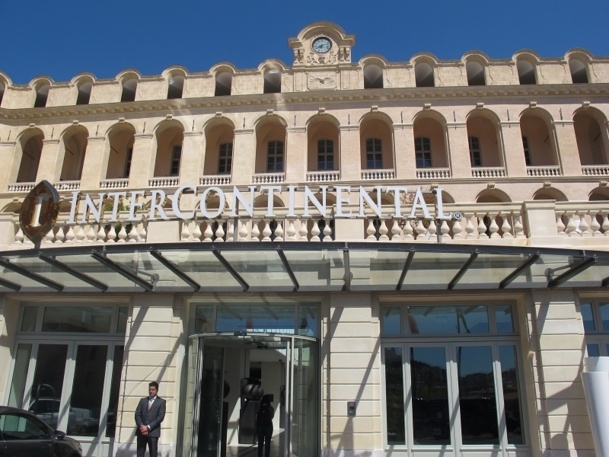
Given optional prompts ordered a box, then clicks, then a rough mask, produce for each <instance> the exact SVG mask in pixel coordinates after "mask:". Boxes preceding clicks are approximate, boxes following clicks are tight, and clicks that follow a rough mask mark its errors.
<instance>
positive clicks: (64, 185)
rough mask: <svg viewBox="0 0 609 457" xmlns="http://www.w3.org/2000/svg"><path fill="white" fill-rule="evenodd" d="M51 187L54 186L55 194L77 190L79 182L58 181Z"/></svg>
mask: <svg viewBox="0 0 609 457" xmlns="http://www.w3.org/2000/svg"><path fill="white" fill-rule="evenodd" d="M53 186H55V189H57V192H61V191H72V190H79V189H80V181H58V182H54V183H53Z"/></svg>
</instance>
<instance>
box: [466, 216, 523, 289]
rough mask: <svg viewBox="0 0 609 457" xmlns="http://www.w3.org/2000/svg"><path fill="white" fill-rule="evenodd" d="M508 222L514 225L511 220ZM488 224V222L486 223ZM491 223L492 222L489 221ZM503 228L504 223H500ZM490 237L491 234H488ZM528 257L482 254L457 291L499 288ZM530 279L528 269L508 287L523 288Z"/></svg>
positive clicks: (467, 272) (521, 255)
mask: <svg viewBox="0 0 609 457" xmlns="http://www.w3.org/2000/svg"><path fill="white" fill-rule="evenodd" d="M508 221H509V222H510V224H511V223H513V221H512V220H511V219H508ZM485 222H486V221H485ZM489 222H490V221H489ZM498 225H499V226H501V225H502V222H501V221H498ZM487 227H488V226H487ZM487 234H488V235H490V232H487ZM527 258H528V256H527V255H526V254H497V253H492V254H490V253H482V254H480V255H479V256H478V258H477V259H476V261H475V262H474V263H473V264H472V265H471V266H470V268H469V269H468V270H467V271H466V272H465V274H464V275H463V277H462V278H461V279H460V280H459V282H458V284H457V286H456V287H455V289H465V288H494V289H495V288H497V286H498V285H499V283H500V282H501V281H503V280H504V279H505V278H507V277H508V276H509V275H510V274H511V273H513V272H514V271H515V270H516V269H517V268H518V267H519V266H520V265H521V264H522V262H524V261H525V260H526V259H527ZM529 279H530V270H529V269H528V268H527V269H526V270H525V271H524V272H522V273H521V274H520V275H519V276H518V277H516V279H514V280H513V281H512V282H511V283H510V284H509V285H508V286H507V287H508V288H514V287H522V286H526V285H527V281H528V280H529Z"/></svg>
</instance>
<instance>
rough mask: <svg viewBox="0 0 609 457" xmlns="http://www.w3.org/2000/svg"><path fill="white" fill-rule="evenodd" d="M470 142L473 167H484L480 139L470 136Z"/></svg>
mask: <svg viewBox="0 0 609 457" xmlns="http://www.w3.org/2000/svg"><path fill="white" fill-rule="evenodd" d="M467 139H468V141H469V158H470V161H471V163H472V167H481V166H482V153H481V152H480V139H479V138H478V137H477V136H470V137H468V138H467Z"/></svg>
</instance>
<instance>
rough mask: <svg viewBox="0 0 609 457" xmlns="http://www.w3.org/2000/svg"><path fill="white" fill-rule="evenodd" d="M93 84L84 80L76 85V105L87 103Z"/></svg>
mask: <svg viewBox="0 0 609 457" xmlns="http://www.w3.org/2000/svg"><path fill="white" fill-rule="evenodd" d="M92 88H93V84H92V83H91V82H85V83H82V84H80V85H79V86H78V97H77V98H76V104H77V105H88V104H89V100H90V99H91V89H92Z"/></svg>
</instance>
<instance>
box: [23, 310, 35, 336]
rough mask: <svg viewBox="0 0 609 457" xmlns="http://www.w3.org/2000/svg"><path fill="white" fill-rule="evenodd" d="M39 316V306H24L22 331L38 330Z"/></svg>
mask: <svg viewBox="0 0 609 457" xmlns="http://www.w3.org/2000/svg"><path fill="white" fill-rule="evenodd" d="M37 318H38V307H37V306H25V307H24V308H23V320H22V321H21V331H22V332H33V331H35V330H36V320H37Z"/></svg>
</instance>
